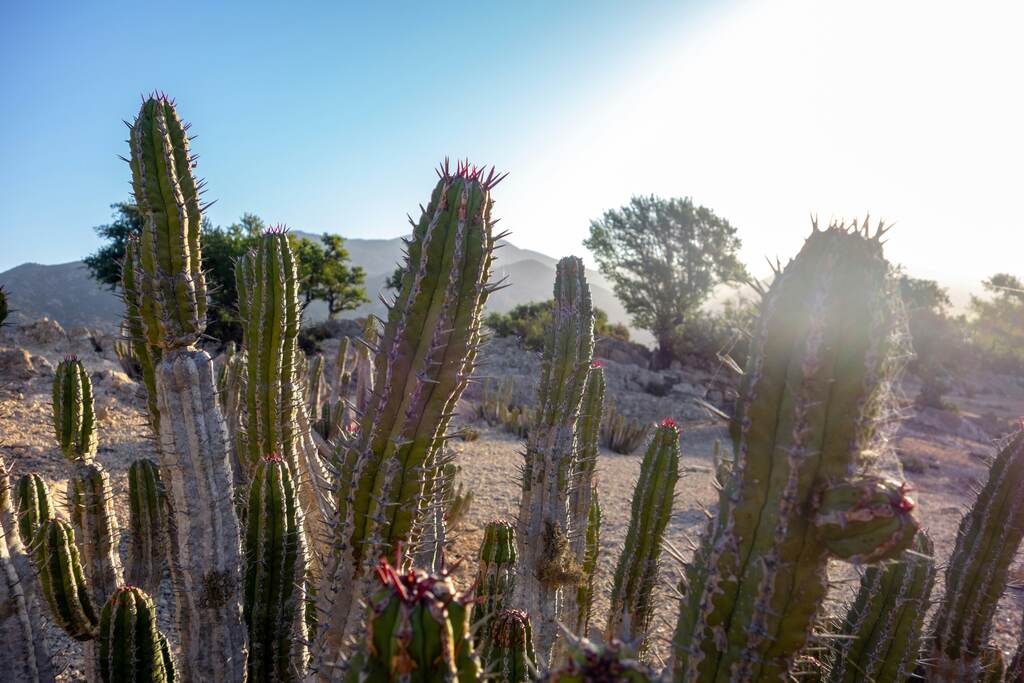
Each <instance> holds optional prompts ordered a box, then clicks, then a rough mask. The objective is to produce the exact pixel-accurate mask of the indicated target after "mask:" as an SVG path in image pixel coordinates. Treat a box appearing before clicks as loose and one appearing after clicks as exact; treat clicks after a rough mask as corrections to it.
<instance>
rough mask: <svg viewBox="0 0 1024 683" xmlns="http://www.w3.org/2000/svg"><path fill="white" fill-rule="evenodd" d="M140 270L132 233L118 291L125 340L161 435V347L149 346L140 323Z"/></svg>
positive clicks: (154, 426)
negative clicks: (158, 381)
mask: <svg viewBox="0 0 1024 683" xmlns="http://www.w3.org/2000/svg"><path fill="white" fill-rule="evenodd" d="M141 270H142V263H141V261H140V258H139V240H138V237H137V236H135V235H131V236H130V237H129V239H128V243H127V244H126V245H125V251H124V261H123V262H122V264H121V291H122V296H123V298H124V305H125V316H124V327H125V332H126V335H125V336H126V337H127V339H126V343H127V344H128V346H129V347H130V353H131V357H132V359H133V361H134V362H135V363H137V364H138V367H139V374H140V375H141V376H142V383H143V385H144V386H145V387H146V415H147V418H148V420H149V426H150V429H152V430H153V434H156V435H157V436H159V434H160V408H159V406H158V405H157V391H156V364H157V363H159V362H160V348H159V347H156V346H151V345H150V344H149V341H148V339H147V337H146V330H145V327H144V326H143V324H142V290H141V287H140V286H139V279H138V275H139V273H140V272H141Z"/></svg>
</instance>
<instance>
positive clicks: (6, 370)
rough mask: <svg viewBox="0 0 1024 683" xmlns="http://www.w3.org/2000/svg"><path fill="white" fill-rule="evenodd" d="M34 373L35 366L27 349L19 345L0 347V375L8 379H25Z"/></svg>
mask: <svg viewBox="0 0 1024 683" xmlns="http://www.w3.org/2000/svg"><path fill="white" fill-rule="evenodd" d="M35 374H36V368H35V366H34V365H33V364H32V356H30V355H29V352H28V351H26V350H25V349H23V348H21V347H17V348H13V349H0V377H2V378H4V379H8V380H11V379H16V380H26V379H31V378H32V376H33V375H35Z"/></svg>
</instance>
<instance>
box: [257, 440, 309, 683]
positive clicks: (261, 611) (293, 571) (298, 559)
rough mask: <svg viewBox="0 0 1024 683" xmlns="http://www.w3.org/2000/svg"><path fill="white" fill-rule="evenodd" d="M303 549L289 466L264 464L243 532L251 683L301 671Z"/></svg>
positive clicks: (272, 459)
mask: <svg viewBox="0 0 1024 683" xmlns="http://www.w3.org/2000/svg"><path fill="white" fill-rule="evenodd" d="M305 578H306V577H305V548H304V547H303V537H302V513H301V510H300V509H299V505H298V500H297V497H296V491H295V483H294V481H293V480H292V473H291V471H290V468H289V467H288V464H287V463H285V462H284V460H283V459H282V458H281V456H279V455H270V456H267V457H265V458H263V459H262V460H261V461H260V463H259V464H258V465H257V466H256V470H255V472H254V473H253V477H252V484H251V485H250V488H249V505H248V508H247V514H246V531H245V602H244V606H245V623H246V626H247V627H248V629H249V676H248V679H247V680H248V681H250V683H257V682H259V681H291V680H297V679H298V678H299V677H300V675H301V673H302V672H303V671H304V670H305V665H306V657H307V654H306V644H305V642H304V641H303V639H302V638H301V637H300V635H299V634H301V633H302V632H303V627H302V622H303V606H304V600H305V595H304V587H305Z"/></svg>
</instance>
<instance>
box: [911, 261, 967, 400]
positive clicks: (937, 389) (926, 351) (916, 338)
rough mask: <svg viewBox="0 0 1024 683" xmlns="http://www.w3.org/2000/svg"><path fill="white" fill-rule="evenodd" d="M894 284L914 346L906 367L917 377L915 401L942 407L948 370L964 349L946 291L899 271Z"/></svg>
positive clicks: (961, 336)
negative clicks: (918, 379)
mask: <svg viewBox="0 0 1024 683" xmlns="http://www.w3.org/2000/svg"><path fill="white" fill-rule="evenodd" d="M897 284H898V287H899V292H900V297H901V298H902V299H903V306H904V308H905V309H906V312H907V326H908V328H909V330H910V338H911V341H912V342H913V346H914V353H915V357H914V360H913V361H912V362H911V364H910V368H911V369H912V370H913V371H914V372H915V373H916V374H917V376H918V377H920V378H921V390H920V392H919V393H918V396H917V398H916V399H915V401H916V403H917V404H918V405H919V406H925V407H929V408H939V409H946V408H948V407H949V404H948V402H947V401H946V400H945V398H944V396H945V394H947V393H948V392H949V391H950V389H951V388H952V381H951V380H952V378H951V376H950V370H951V369H952V368H954V367H956V366H958V365H959V361H960V356H962V355H963V351H964V345H963V334H962V332H961V329H960V328H961V326H960V324H959V321H957V320H956V319H955V318H952V317H951V316H950V315H949V310H950V307H951V305H952V304H951V302H950V300H949V293H948V292H947V291H946V289H945V288H943V287H940V286H939V283H938V282H936V281H935V280H922V279H919V278H912V277H910V276H908V275H906V274H905V273H899V277H898V280H897Z"/></svg>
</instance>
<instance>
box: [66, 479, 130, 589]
mask: <svg viewBox="0 0 1024 683" xmlns="http://www.w3.org/2000/svg"><path fill="white" fill-rule="evenodd" d="M68 500H69V505H70V506H71V508H72V515H71V519H72V525H73V526H74V528H75V538H76V540H77V541H78V550H79V553H80V555H81V558H82V566H83V568H84V570H85V577H86V579H87V580H88V582H89V587H90V588H91V590H92V598H93V604H94V605H102V604H103V603H104V602H106V599H107V597H108V596H110V595H113V593H114V592H115V591H116V590H117V587H118V586H120V585H121V583H122V582H123V574H122V568H121V557H120V555H119V554H118V540H119V538H120V531H119V529H118V524H117V515H116V514H115V512H114V500H113V493H112V492H111V489H110V478H109V477H108V476H107V473H106V470H104V469H103V467H102V466H101V465H100V464H99V463H98V462H89V463H86V462H81V461H80V462H78V463H77V464H76V465H75V466H74V469H73V472H72V475H71V479H70V480H69V481H68Z"/></svg>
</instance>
